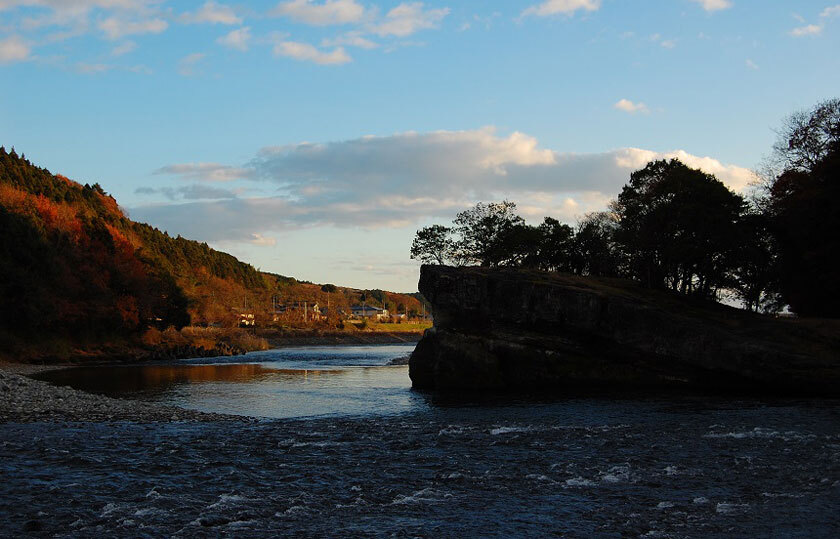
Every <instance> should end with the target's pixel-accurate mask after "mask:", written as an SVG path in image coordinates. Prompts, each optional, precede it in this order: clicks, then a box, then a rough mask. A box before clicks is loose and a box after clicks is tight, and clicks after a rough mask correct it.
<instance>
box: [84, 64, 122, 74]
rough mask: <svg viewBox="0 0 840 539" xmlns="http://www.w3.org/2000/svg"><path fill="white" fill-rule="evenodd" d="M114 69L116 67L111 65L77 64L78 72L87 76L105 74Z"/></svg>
mask: <svg viewBox="0 0 840 539" xmlns="http://www.w3.org/2000/svg"><path fill="white" fill-rule="evenodd" d="M113 68H114V66H112V65H109V64H88V63H85V62H79V63H78V64H76V71H77V72H78V73H82V74H85V75H95V74H97V73H105V72H106V71H110V70H112V69H113Z"/></svg>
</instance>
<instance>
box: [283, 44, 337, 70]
mask: <svg viewBox="0 0 840 539" xmlns="http://www.w3.org/2000/svg"><path fill="white" fill-rule="evenodd" d="M274 54H275V55H276V56H285V57H287V58H294V59H295V60H300V61H304V62H314V63H316V64H320V65H340V64H346V63H348V62H352V61H353V59H352V58H351V57H350V56H349V55H348V54H347V53H346V52H345V51H344V48H343V47H337V48H335V49H333V50H332V51H330V52H323V51H320V50H318V49H317V48H316V47H314V46H312V45H310V44H309V43H299V42H297V41H281V42H280V43H277V44H276V45H274Z"/></svg>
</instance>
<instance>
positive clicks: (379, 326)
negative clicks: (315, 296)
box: [345, 321, 432, 333]
mask: <svg viewBox="0 0 840 539" xmlns="http://www.w3.org/2000/svg"><path fill="white" fill-rule="evenodd" d="M345 323H347V322H345ZM352 323H353V324H356V322H355V321H354V322H352ZM356 325H361V322H359V323H358V324H356ZM430 327H432V322H417V323H404V324H392V323H379V322H368V325H367V330H368V331H383V332H389V333H416V332H419V331H425V330H427V329H429V328H430Z"/></svg>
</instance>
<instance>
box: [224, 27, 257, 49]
mask: <svg viewBox="0 0 840 539" xmlns="http://www.w3.org/2000/svg"><path fill="white" fill-rule="evenodd" d="M250 41H251V28H250V27H248V26H244V27H242V28H239V29H237V30H233V31H231V32H228V33H227V34H225V35H223V36H222V37H220V38H219V39H217V40H216V43H219V44H220V45H224V46H225V47H230V48H231V49H236V50H238V51H243V52H244V51H247V50H248V44H249V43H250Z"/></svg>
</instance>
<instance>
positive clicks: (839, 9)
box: [820, 4, 840, 19]
mask: <svg viewBox="0 0 840 539" xmlns="http://www.w3.org/2000/svg"><path fill="white" fill-rule="evenodd" d="M838 15H840V4H837V5H836V6H831V7H827V8H825V9H824V10H822V13H820V17H822V18H823V19H828V18H831V17H837V16H838Z"/></svg>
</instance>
